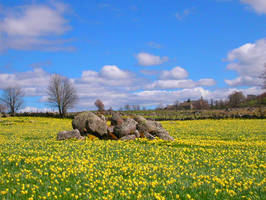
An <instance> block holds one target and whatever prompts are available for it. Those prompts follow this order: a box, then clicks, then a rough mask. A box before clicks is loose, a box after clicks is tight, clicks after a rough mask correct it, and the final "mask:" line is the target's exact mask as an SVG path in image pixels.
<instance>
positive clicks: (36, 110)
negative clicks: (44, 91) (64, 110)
mask: <svg viewBox="0 0 266 200" xmlns="http://www.w3.org/2000/svg"><path fill="white" fill-rule="evenodd" d="M19 112H20V113H25V112H26V113H46V112H54V110H53V109H51V108H36V107H31V106H27V107H25V108H23V109H20V110H19Z"/></svg>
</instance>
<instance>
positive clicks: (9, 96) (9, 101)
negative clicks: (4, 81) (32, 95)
mask: <svg viewBox="0 0 266 200" xmlns="http://www.w3.org/2000/svg"><path fill="white" fill-rule="evenodd" d="M23 97H24V92H23V90H22V89H21V87H19V86H15V87H8V88H6V89H4V90H3V95H2V97H1V98H0V101H1V102H2V103H3V104H4V105H5V107H7V108H8V110H9V112H10V114H11V115H12V116H14V115H15V114H16V112H17V111H18V110H19V109H20V108H22V106H23V103H24V101H23Z"/></svg>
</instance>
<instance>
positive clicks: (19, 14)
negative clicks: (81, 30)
mask: <svg viewBox="0 0 266 200" xmlns="http://www.w3.org/2000/svg"><path fill="white" fill-rule="evenodd" d="M6 10H7V11H6V12H3V15H2V17H0V43H1V47H0V49H2V50H4V49H20V50H29V49H42V50H54V51H57V50H73V47H69V46H65V45H64V43H66V42H68V40H59V39H58V38H57V37H56V36H58V35H62V34H64V33H65V32H66V31H68V30H70V29H71V27H70V25H69V23H68V21H67V20H66V19H65V18H64V14H65V13H66V12H67V11H68V6H67V5H66V4H63V3H51V4H49V5H43V4H32V5H24V6H18V7H13V8H6Z"/></svg>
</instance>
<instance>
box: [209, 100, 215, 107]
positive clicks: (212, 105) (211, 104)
mask: <svg viewBox="0 0 266 200" xmlns="http://www.w3.org/2000/svg"><path fill="white" fill-rule="evenodd" d="M210 106H211V109H213V108H214V101H213V99H211V103H210Z"/></svg>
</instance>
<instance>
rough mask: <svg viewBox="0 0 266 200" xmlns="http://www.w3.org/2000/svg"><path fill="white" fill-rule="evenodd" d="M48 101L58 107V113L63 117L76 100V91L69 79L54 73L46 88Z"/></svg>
mask: <svg viewBox="0 0 266 200" xmlns="http://www.w3.org/2000/svg"><path fill="white" fill-rule="evenodd" d="M47 95H48V102H49V103H50V104H51V106H53V107H56V108H58V112H59V115H60V116H61V117H64V116H65V115H66V113H67V110H68V109H71V108H73V107H74V106H75V103H76V102H77V100H78V96H77V91H76V89H75V88H74V86H73V84H72V83H71V81H70V80H69V79H68V78H67V77H64V76H60V75H58V74H54V75H53V76H52V77H51V79H50V82H49V85H48V88H47Z"/></svg>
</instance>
